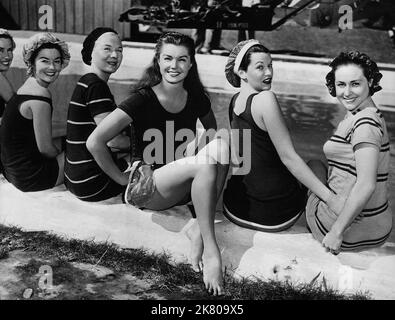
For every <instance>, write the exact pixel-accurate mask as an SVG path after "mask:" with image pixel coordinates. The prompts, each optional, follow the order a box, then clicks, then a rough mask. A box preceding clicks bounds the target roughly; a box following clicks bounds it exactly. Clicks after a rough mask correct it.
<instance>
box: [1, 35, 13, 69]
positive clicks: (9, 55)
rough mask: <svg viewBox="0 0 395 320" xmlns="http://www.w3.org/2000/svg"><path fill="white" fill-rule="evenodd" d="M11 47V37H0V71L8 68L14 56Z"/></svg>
mask: <svg viewBox="0 0 395 320" xmlns="http://www.w3.org/2000/svg"><path fill="white" fill-rule="evenodd" d="M13 49H14V48H13V45H12V41H11V39H8V38H0V72H3V71H7V70H8V69H9V68H10V65H11V63H12V59H13V58H14V54H13Z"/></svg>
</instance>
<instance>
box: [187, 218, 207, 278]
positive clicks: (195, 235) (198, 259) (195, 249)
mask: <svg viewBox="0 0 395 320" xmlns="http://www.w3.org/2000/svg"><path fill="white" fill-rule="evenodd" d="M186 236H187V237H188V239H189V240H190V241H191V247H190V252H189V262H190V264H191V265H192V269H193V270H194V271H196V272H200V271H202V254H203V239H202V235H201V233H200V228H199V224H198V223H197V221H195V222H194V224H193V225H192V226H191V227H190V228H189V229H188V230H187V231H186Z"/></svg>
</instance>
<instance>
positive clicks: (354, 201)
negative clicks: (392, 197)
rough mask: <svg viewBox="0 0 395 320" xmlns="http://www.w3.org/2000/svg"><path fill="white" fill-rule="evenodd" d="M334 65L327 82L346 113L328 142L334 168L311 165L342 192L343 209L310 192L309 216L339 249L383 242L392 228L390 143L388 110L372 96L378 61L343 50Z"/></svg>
mask: <svg viewBox="0 0 395 320" xmlns="http://www.w3.org/2000/svg"><path fill="white" fill-rule="evenodd" d="M330 67H331V68H332V70H331V71H330V72H329V73H328V75H327V76H326V85H327V87H328V89H329V93H330V94H331V95H332V96H333V97H336V98H337V99H338V100H339V102H340V103H341V104H342V105H343V106H344V107H345V108H346V110H347V114H346V116H345V118H344V119H343V121H341V122H340V124H339V125H338V127H337V129H336V131H335V133H334V134H333V135H332V137H331V138H330V139H329V141H327V142H326V143H325V145H324V153H325V155H326V158H327V160H328V165H329V168H328V169H327V168H326V167H325V166H324V165H323V164H322V163H321V162H314V163H312V164H311V167H312V169H313V171H314V172H315V173H316V175H317V176H318V177H320V178H321V180H322V181H324V182H326V183H327V184H328V186H329V188H331V189H332V190H333V191H334V192H335V193H336V194H337V195H338V196H339V199H341V203H340V204H341V205H340V206H339V207H340V208H342V209H341V210H339V211H338V212H334V211H332V210H330V209H329V208H328V207H327V206H326V205H325V203H323V202H322V201H320V199H318V197H317V196H316V195H315V194H314V193H310V195H309V199H308V202H307V207H306V218H307V223H308V226H309V227H310V229H311V232H312V234H313V236H314V238H316V239H317V240H318V241H320V242H322V245H323V246H324V247H325V248H326V249H327V250H328V251H330V252H332V253H334V254H337V253H339V252H340V251H350V250H360V249H366V248H370V247H373V246H379V245H381V244H383V243H384V242H385V241H386V239H387V238H388V236H389V235H390V233H391V228H392V214H391V209H390V207H389V205H388V196H387V181H388V170H389V161H390V144H389V138H388V134H387V128H386V124H385V121H384V118H383V115H382V114H381V112H380V110H379V109H378V108H377V107H376V105H375V103H374V102H373V100H372V95H373V94H374V93H375V92H377V91H379V90H381V87H380V86H379V81H380V79H381V78H382V75H381V73H380V72H379V69H378V67H377V64H376V63H375V62H374V61H373V60H372V59H370V58H369V57H368V56H367V55H366V54H363V53H360V52H358V51H350V52H342V53H340V54H339V55H338V56H337V57H336V58H335V59H334V60H333V61H332V62H331V64H330Z"/></svg>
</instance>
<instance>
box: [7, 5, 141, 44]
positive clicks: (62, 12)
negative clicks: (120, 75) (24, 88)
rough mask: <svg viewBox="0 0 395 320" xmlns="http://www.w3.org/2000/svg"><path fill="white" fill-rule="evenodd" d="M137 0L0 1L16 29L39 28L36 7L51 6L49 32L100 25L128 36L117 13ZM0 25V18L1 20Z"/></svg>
mask: <svg viewBox="0 0 395 320" xmlns="http://www.w3.org/2000/svg"><path fill="white" fill-rule="evenodd" d="M133 3H137V1H136V0H0V5H1V6H2V7H3V9H4V10H5V12H6V13H8V15H9V17H10V18H12V19H13V20H14V21H15V22H16V24H17V25H18V27H19V29H22V30H41V29H40V28H39V25H38V21H39V19H40V17H41V16H42V14H39V8H40V7H41V6H42V5H49V6H51V7H52V8H53V29H51V30H49V31H52V32H63V33H74V34H88V33H89V32H90V31H92V29H94V28H96V27H100V26H106V27H111V28H114V29H115V30H117V32H118V33H119V34H120V36H121V38H129V37H130V24H129V23H120V22H119V21H118V19H119V15H120V14H121V13H122V12H123V11H125V10H126V9H128V8H129V7H130V6H131V5H132V4H133ZM0 26H1V21H0Z"/></svg>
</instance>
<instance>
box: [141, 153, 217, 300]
mask: <svg viewBox="0 0 395 320" xmlns="http://www.w3.org/2000/svg"><path fill="white" fill-rule="evenodd" d="M195 158H196V157H188V158H184V159H181V160H177V161H175V162H173V163H171V164H168V165H166V166H164V167H162V168H159V169H157V170H155V172H154V179H155V182H156V187H157V190H156V192H155V194H154V196H153V198H152V200H151V201H150V202H149V203H148V204H147V205H146V207H147V208H148V209H152V210H163V209H165V208H169V207H171V206H174V205H175V204H176V203H178V202H179V201H180V200H182V199H183V198H184V197H185V195H186V194H187V192H189V190H191V194H192V201H193V203H194V205H195V209H196V215H197V221H198V224H199V229H200V230H201V234H202V239H203V246H204V252H203V262H204V267H203V280H204V283H205V285H206V288H207V289H208V290H209V292H211V293H213V294H214V295H217V294H221V293H222V286H223V285H222V282H223V280H222V263H221V254H220V252H219V248H218V245H217V241H216V238H215V232H214V217H215V204H216V191H215V189H216V176H217V167H216V164H215V161H213V159H207V161H206V163H204V161H199V162H200V163H199V162H197V161H196V159H195ZM203 160H204V159H203ZM209 162H214V164H207V163H209Z"/></svg>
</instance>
